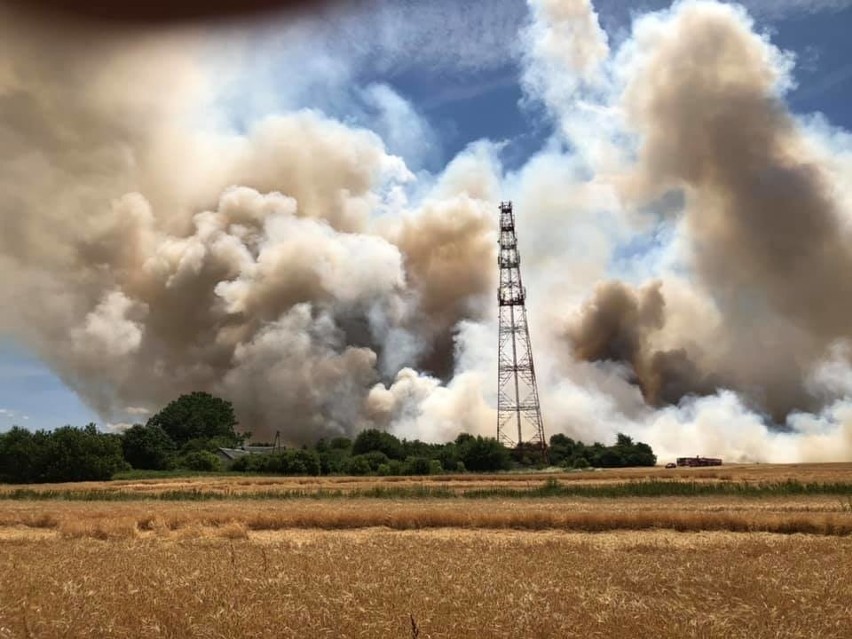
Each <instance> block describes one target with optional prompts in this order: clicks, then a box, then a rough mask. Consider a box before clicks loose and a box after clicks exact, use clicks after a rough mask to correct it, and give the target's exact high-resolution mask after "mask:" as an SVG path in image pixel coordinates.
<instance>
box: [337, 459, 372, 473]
mask: <svg viewBox="0 0 852 639" xmlns="http://www.w3.org/2000/svg"><path fill="white" fill-rule="evenodd" d="M372 470H373V469H372V468H370V462H368V461H367V460H366V459H364V457H363V456H362V455H356V456H355V457H350V458H349V459H347V460H346V463H345V464H344V465H343V472H344V473H346V474H347V475H369V474H370V473H371V472H372Z"/></svg>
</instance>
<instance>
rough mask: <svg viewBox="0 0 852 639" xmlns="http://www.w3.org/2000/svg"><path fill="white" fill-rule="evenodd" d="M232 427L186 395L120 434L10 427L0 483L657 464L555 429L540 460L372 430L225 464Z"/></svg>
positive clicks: (491, 445) (490, 445) (624, 448)
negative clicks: (170, 473)
mask: <svg viewBox="0 0 852 639" xmlns="http://www.w3.org/2000/svg"><path fill="white" fill-rule="evenodd" d="M236 426H237V421H236V417H235V414H234V410H233V407H232V406H231V404H230V403H229V402H227V401H225V400H223V399H220V398H218V397H214V396H212V395H210V394H208V393H191V394H189V395H183V396H181V397H180V398H178V399H177V400H175V401H173V402H171V403H170V404H169V405H168V406H166V407H165V408H164V409H163V410H161V411H160V412H159V413H157V414H156V415H154V416H152V417H151V418H150V419H149V420H148V422H147V423H146V424H144V425H143V424H136V425H134V426H132V427H130V428H128V429H127V430H125V431H124V432H123V433H122V434H111V433H102V432H99V431H98V430H97V428H96V427H95V425H94V424H89V425H88V426H85V427H83V428H74V427H71V426H65V427H63V428H59V429H56V430H54V431H44V430H42V431H36V432H32V431H28V430H25V429H23V428H18V427H15V428H12V429H11V430H10V431H8V432H7V433H2V434H0V482H5V483H42V482H63V481H98V480H106V479H110V478H111V477H112V476H113V475H114V474H115V473H117V472H120V471H123V470H129V469H136V470H159V471H165V470H186V471H208V472H209V471H222V470H230V471H233V472H248V473H267V474H274V475H315V476H316V475H379V476H390V475H430V474H441V473H458V472H497V471H504V470H510V469H512V468H524V467H534V466H542V465H545V463H547V464H550V465H555V466H563V467H566V468H588V467H600V468H614V467H624V466H653V465H654V464H656V461H657V460H656V456H655V455H654V453H653V451H652V450H651V448H650V446H648V445H647V444H643V443H641V442H633V440H632V439H631V438H630V437H628V436H626V435H618V438H617V440H616V443H615V444H614V445H612V446H605V445H603V444H600V443H595V444H592V445H586V444H583V443H582V442H577V441H574V440H573V439H570V438H568V437H566V436H565V435H562V434H557V435H554V436H553V437H551V438H550V446H549V448H548V459H547V460H544V459H542V457H541V455H540V454H538V455H537V454H536V451H534V450H531V449H526V450H510V449H507V448H506V447H504V446H503V445H501V444H500V443H499V442H498V441H497V440H496V439H494V438H490V437H482V436H474V435H470V434H467V433H463V434H461V435H459V436H458V437H457V438H456V439H455V440H454V441H451V442H446V443H443V444H435V443H427V442H421V441H418V440H405V439H402V440H400V439H399V438H397V437H395V436H394V435H393V434H391V433H387V432H384V431H381V430H375V429H369V430H364V431H362V432H360V433H359V434H358V435H357V436H356V437H355V438H354V439H349V438H346V437H337V438H333V439H321V440H319V441H318V442H317V443H316V444H315V445H314V446H303V447H301V448H284V449H278V450H276V451H275V452H274V453H268V452H267V453H264V454H245V455H243V456H242V457H239V458H238V459H236V460H235V461H234V462H233V463H232V464H231V465H230V467H226V466H224V465H223V461H222V458H221V456H220V455H219V454H217V451H219V449H220V448H229V449H235V448H236V449H238V450H239V447H241V446H242V445H243V443H244V442H245V440H246V438H247V437H248V436H247V435H245V434H240V433H238V432H237V431H236Z"/></svg>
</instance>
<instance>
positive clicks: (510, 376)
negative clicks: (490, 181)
mask: <svg viewBox="0 0 852 639" xmlns="http://www.w3.org/2000/svg"><path fill="white" fill-rule="evenodd" d="M497 263H498V266H499V267H500V287H499V288H498V289H497V303H498V305H499V307H500V333H499V339H498V349H499V358H498V366H497V439H498V440H499V441H500V443H502V444H503V445H505V446H508V447H510V448H518V449H520V448H534V449H539V450H541V451H542V453H544V452H545V450H546V447H547V443H546V440H545V438H544V425H543V423H542V420H541V406H540V404H539V400H538V386H537V385H536V379H535V365H534V363H533V354H532V345H531V343H530V332H529V326H528V324H527V308H526V296H527V294H526V289H524V284H523V281H522V280H521V256H520V254H519V253H518V238H517V235H516V234H515V214H514V212H513V211H512V203H511V202H501V203H500V254H499V256H498V258H497Z"/></svg>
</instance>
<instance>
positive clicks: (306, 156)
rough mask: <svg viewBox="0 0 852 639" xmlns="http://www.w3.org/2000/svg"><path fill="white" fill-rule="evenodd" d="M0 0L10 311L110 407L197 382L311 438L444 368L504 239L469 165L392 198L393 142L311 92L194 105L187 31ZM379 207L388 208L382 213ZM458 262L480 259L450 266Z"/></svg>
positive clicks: (115, 412) (258, 426)
mask: <svg viewBox="0 0 852 639" xmlns="http://www.w3.org/2000/svg"><path fill="white" fill-rule="evenodd" d="M2 17H3V18H8V19H7V20H3V21H2V26H0V61H2V62H0V145H2V148H3V152H2V155H0V190H2V191H3V192H4V198H3V200H2V202H0V221H2V225H3V228H4V233H3V235H2V237H0V266H2V269H0V273H2V275H0V283H2V286H3V290H4V291H5V292H6V293H7V296H8V301H9V303H8V304H6V305H5V306H4V309H3V311H2V320H0V326H2V328H3V330H4V331H6V332H11V333H12V334H14V335H15V336H17V337H18V338H19V339H22V340H24V341H25V342H26V343H27V344H28V345H29V346H30V347H31V348H33V349H34V350H35V351H36V352H37V353H38V354H39V355H40V356H41V357H42V358H43V359H44V360H45V361H46V362H47V363H48V364H49V365H50V366H51V367H52V368H53V369H54V370H55V371H56V372H57V373H58V374H59V375H60V376H61V377H62V378H63V379H64V380H65V382H66V383H67V384H68V385H69V386H70V387H71V388H73V389H74V390H75V391H77V392H78V393H79V395H80V396H81V397H82V398H83V399H84V400H85V401H86V402H87V403H88V404H89V405H90V406H92V407H93V408H94V409H95V410H97V411H98V413H99V414H100V415H102V416H103V418H104V419H105V420H111V421H112V420H121V419H123V418H125V416H126V415H128V413H129V412H130V411H129V410H128V409H129V408H133V409H134V412H138V409H139V408H147V409H148V410H157V409H158V408H159V407H161V406H162V405H163V404H164V403H166V402H168V401H170V400H171V399H173V398H174V397H176V396H177V395H178V394H180V393H184V392H189V391H192V390H208V391H212V392H215V393H219V394H221V395H222V396H224V397H226V398H227V399H229V400H231V401H233V402H234V405H235V408H236V410H237V413H238V416H239V419H240V421H241V423H242V425H243V427H244V428H246V429H247V430H250V431H252V432H253V433H254V434H255V436H257V437H260V438H264V437H271V435H272V434H273V433H274V432H275V431H276V430H280V431H281V432H282V435H283V436H284V437H285V439H286V440H288V441H292V442H303V441H314V440H316V439H317V438H318V437H320V436H322V435H328V434H340V433H352V432H353V431H354V430H355V429H357V428H358V427H359V425H360V423H361V421H362V420H363V419H365V417H364V416H363V404H364V402H365V400H366V397H367V395H368V393H369V392H370V390H371V389H372V388H373V387H374V386H375V384H376V383H377V382H379V381H381V380H383V379H387V380H388V381H391V380H392V379H393V376H394V375H395V374H396V373H397V372H398V371H399V370H400V369H401V368H402V367H403V366H406V365H408V366H411V365H417V364H418V363H419V362H420V360H421V359H425V358H428V357H433V356H434V355H435V354H436V353H440V354H441V357H440V360H441V361H440V364H441V366H442V367H443V370H452V368H453V358H454V354H453V350H452V348H449V349H447V348H446V344H447V343H448V342H449V343H450V344H451V343H452V334H453V330H454V325H455V324H456V323H458V322H459V321H462V320H464V319H467V318H471V317H475V316H477V315H478V314H479V313H481V299H482V298H483V295H485V294H486V290H487V292H488V293H490V292H491V291H490V286H491V279H490V275H482V274H483V273H487V272H489V271H490V270H492V269H491V266H492V263H493V255H494V253H493V250H494V249H493V237H494V230H493V215H490V213H486V211H490V210H491V208H492V207H491V205H489V204H488V203H487V202H485V201H483V200H481V199H478V197H477V193H473V194H472V191H474V190H475V189H471V188H468V187H467V186H463V185H465V184H466V180H463V179H462V180H460V181H459V182H458V185H459V186H458V187H457V188H454V189H450V190H449V191H446V190H445V191H444V192H442V193H440V194H436V196H435V197H432V198H427V205H425V207H424V208H422V209H421V208H419V206H407V205H405V204H402V205H400V204H399V203H395V201H392V200H389V199H388V195H387V193H389V192H393V191H394V190H398V189H399V188H401V187H402V186H403V185H405V184H406V183H407V182H409V181H410V180H412V179H413V176H412V175H411V174H410V173H409V171H408V170H407V168H406V167H405V164H404V163H403V161H402V160H401V159H400V158H398V157H395V156H392V155H390V154H389V153H388V152H387V151H386V149H385V147H384V145H383V143H382V141H381V140H380V139H379V138H378V137H377V136H376V135H375V134H373V133H372V132H369V131H367V130H364V129H358V128H354V127H350V126H346V125H344V124H342V123H340V122H338V121H335V120H332V119H329V118H326V117H324V116H322V115H320V114H318V113H316V112H309V111H301V112H295V113H290V114H288V115H284V116H279V117H271V118H267V119H265V120H263V121H262V122H260V123H259V124H257V125H256V126H254V127H253V128H252V129H251V130H250V131H248V132H247V133H246V134H244V135H235V134H223V133H217V132H215V130H211V131H207V130H204V129H199V128H197V127H192V126H188V125H187V123H188V122H192V121H193V120H197V119H198V118H203V116H204V112H203V108H201V110H200V111H199V109H200V107H199V105H203V104H204V102H205V97H206V95H207V93H208V92H209V78H208V76H207V74H206V72H205V71H204V70H203V69H202V67H201V66H200V64H199V59H200V54H201V52H202V51H203V49H202V48H201V44H200V43H199V42H197V41H195V40H194V39H193V36H191V35H189V36H175V35H162V36H133V37H130V36H122V37H121V38H113V37H112V36H108V35H104V34H101V33H98V32H95V31H90V30H88V28H86V27H79V26H77V27H74V28H73V32H72V33H63V30H62V29H61V28H58V27H52V26H50V25H45V24H43V23H41V22H39V21H37V20H34V19H32V18H31V17H27V16H21V15H19V14H14V13H8V12H6V13H4V14H3V16H2ZM60 68H61V69H62V71H61V72H60V71H59V70H58V69H60ZM474 164H475V165H476V166H477V170H479V166H478V163H476V162H474ZM462 173H463V174H467V171H462ZM472 174H474V175H475V174H476V171H472ZM472 182H473V183H476V182H477V180H476V179H472ZM388 207H396V209H399V210H400V212H401V217H400V219H403V220H404V221H403V222H402V223H401V225H400V226H399V228H391V227H389V226H387V225H381V224H378V223H376V222H375V221H374V217H375V212H376V210H377V209H384V208H388ZM427 247H432V249H433V250H431V251H430V250H429V249H428V248H427ZM486 261H487V264H486V263H485V262H486ZM454 269H459V270H465V269H469V270H470V271H471V272H472V273H476V274H478V275H473V276H470V277H468V278H467V279H464V278H461V279H457V280H455V282H454V286H452V287H450V286H446V285H447V284H448V283H449V282H450V281H451V277H450V273H451V272H452V271H453V270H454Z"/></svg>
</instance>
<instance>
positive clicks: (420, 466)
mask: <svg viewBox="0 0 852 639" xmlns="http://www.w3.org/2000/svg"><path fill="white" fill-rule="evenodd" d="M439 465H440V464H439ZM431 471H432V460H431V459H429V458H428V457H409V458H408V459H406V460H405V465H404V466H403V474H405V475H429V474H430V473H431Z"/></svg>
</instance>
